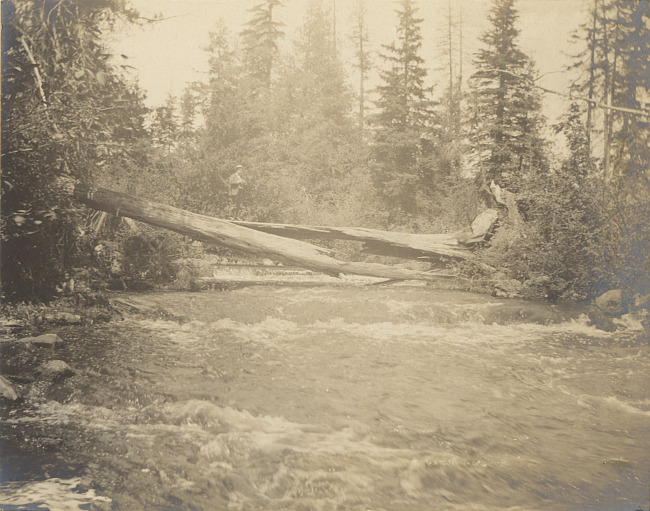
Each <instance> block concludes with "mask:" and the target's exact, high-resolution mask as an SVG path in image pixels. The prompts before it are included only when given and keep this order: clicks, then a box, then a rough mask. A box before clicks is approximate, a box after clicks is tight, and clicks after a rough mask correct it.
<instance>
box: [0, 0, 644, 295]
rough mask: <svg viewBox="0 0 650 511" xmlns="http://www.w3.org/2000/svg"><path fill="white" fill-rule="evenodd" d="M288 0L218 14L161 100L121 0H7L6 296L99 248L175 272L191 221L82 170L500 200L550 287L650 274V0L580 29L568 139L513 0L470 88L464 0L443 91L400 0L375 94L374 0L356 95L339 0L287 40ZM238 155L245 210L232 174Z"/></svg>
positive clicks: (258, 213)
mask: <svg viewBox="0 0 650 511" xmlns="http://www.w3.org/2000/svg"><path fill="white" fill-rule="evenodd" d="M282 5H283V2H282V1H280V0H258V1H257V2H255V3H254V5H253V6H252V8H251V9H250V11H249V15H250V19H249V21H248V23H246V24H245V25H244V27H242V30H241V31H239V33H233V32H232V31H230V30H229V29H228V28H227V27H226V26H225V23H223V22H222V23H219V24H217V25H216V26H215V27H214V30H213V31H212V33H211V34H210V43H209V45H208V47H207V48H206V49H205V50H206V52H205V56H206V60H207V62H208V64H209V72H208V76H207V79H206V80H205V81H203V82H197V83H192V84H189V85H188V86H187V88H186V90H185V91H184V93H183V94H182V95H181V97H180V98H176V97H173V96H169V97H168V98H167V100H166V101H165V103H164V104H162V105H160V106H158V107H157V108H155V109H153V110H152V111H148V110H147V109H146V108H145V107H144V102H143V99H144V97H143V94H142V93H141V92H140V91H139V90H138V88H137V86H136V85H135V84H133V83H130V81H129V80H128V79H126V78H125V75H124V74H123V73H122V72H121V71H122V69H121V67H125V66H128V62H129V61H128V56H126V55H124V56H112V55H109V52H108V51H107V50H106V47H105V45H104V43H103V40H104V35H105V34H106V33H109V32H110V31H111V29H112V27H113V25H114V23H116V22H117V20H118V19H119V20H126V21H129V20H130V21H134V20H136V19H137V15H136V14H135V13H133V12H132V11H130V10H128V9H127V8H126V7H125V6H124V4H123V3H122V2H121V1H119V0H93V1H92V2H78V1H74V0H62V1H53V0H37V1H34V0H11V1H7V2H3V7H2V8H3V47H2V50H3V61H2V66H3V67H2V90H3V93H2V116H3V128H2V151H3V152H2V172H3V175H2V226H1V227H2V245H3V246H2V286H3V287H2V292H3V294H4V296H5V298H9V299H14V300H16V299H40V300H46V299H48V298H50V297H52V296H53V295H54V294H56V289H57V287H58V288H59V289H60V288H61V283H62V281H64V280H65V279H66V278H67V277H68V276H69V274H70V273H71V272H73V271H76V270H75V269H76V268H80V267H86V268H87V267H95V268H97V269H98V271H99V272H100V274H101V275H103V277H104V278H105V279H108V280H111V279H113V280H115V281H117V282H118V283H121V284H124V285H126V284H127V283H131V282H135V281H142V280H149V281H151V282H155V283H157V284H165V283H169V282H170V281H171V280H173V279H174V278H175V273H176V272H177V271H178V265H177V264H176V263H175V262H174V261H178V260H180V259H181V258H182V256H183V255H184V253H185V252H186V251H187V250H188V247H189V246H190V245H189V240H184V239H183V238H182V237H180V236H177V235H172V234H161V233H160V232H159V231H156V230H154V229H150V228H139V229H137V230H134V226H133V225H128V224H125V223H124V222H122V221H119V220H116V219H110V218H107V217H106V216H105V215H98V214H94V215H90V214H88V213H86V212H85V210H78V209H76V208H75V207H74V205H73V204H72V203H71V200H70V198H69V196H68V195H66V194H64V193H63V192H62V191H61V187H60V181H61V178H62V177H63V178H72V179H77V180H81V181H84V182H89V183H95V184H98V185H103V186H108V187H110V188H114V189H119V190H122V191H127V192H130V193H134V194H139V195H142V196H146V197H148V198H152V199H155V200H159V201H161V202H164V203H167V204H172V205H176V206H179V207H183V208H186V209H189V210H192V211H196V212H199V213H206V214H210V215H216V216H221V217H232V216H234V215H235V214H237V213H238V214H239V215H240V217H245V218H246V219H249V220H258V221H269V222H287V223H302V224H310V223H311V224H330V225H356V226H365V227H375V228H383V229H396V230H410V231H414V232H444V231H455V230H459V229H462V228H465V227H467V226H468V225H469V223H470V222H471V221H472V219H473V218H474V216H475V215H476V214H477V213H478V212H479V211H480V210H481V209H483V208H485V207H487V206H490V207H497V208H500V209H502V210H503V211H502V213H503V214H502V215H501V228H500V229H499V230H498V231H497V234H496V235H495V236H494V237H493V238H492V239H491V240H490V242H489V243H488V244H487V245H486V246H485V247H483V249H482V250H481V257H482V260H483V261H484V262H486V263H488V264H490V265H492V266H496V267H498V268H499V269H500V270H502V271H503V272H504V273H506V274H507V276H508V277H512V278H516V279H518V280H520V281H522V282H525V283H528V284H529V289H532V288H533V287H535V286H536V288H535V292H536V293H537V294H540V293H541V294H544V295H547V296H549V297H560V296H564V297H573V298H585V297H590V296H593V295H596V294H598V293H600V292H602V291H603V290H605V289H608V288H611V287H613V286H625V287H627V288H629V289H630V290H632V291H634V292H640V293H648V292H650V284H649V283H648V268H649V267H650V260H649V259H648V257H650V256H649V254H650V228H649V227H648V225H649V224H650V223H649V222H648V221H647V219H648V218H649V217H650V205H649V203H650V200H649V197H650V184H649V174H648V172H649V170H648V169H649V168H650V149H649V145H650V144H649V143H650V139H649V136H650V135H649V133H650V130H649V126H648V122H649V121H650V116H649V115H648V91H649V89H650V73H649V72H648V62H647V61H648V51H649V49H650V30H649V29H648V27H649V25H650V19H649V17H650V13H649V7H648V2H645V1H642V0H595V1H594V8H593V12H592V13H591V15H590V17H589V19H586V20H585V27H583V28H581V29H578V30H577V32H576V40H577V41H578V42H579V44H581V45H582V48H583V50H581V51H580V52H579V54H578V55H577V56H576V61H575V65H574V66H573V67H575V68H578V69H580V70H581V71H582V72H581V73H580V77H581V78H580V80H579V81H578V82H576V83H575V84H573V86H572V87H571V94H573V97H574V102H573V103H572V104H571V105H570V108H569V109H568V110H567V112H566V115H565V116H564V118H563V119H562V120H561V122H559V123H558V124H557V125H556V126H553V127H552V128H553V129H554V131H555V133H556V135H558V136H563V137H564V139H565V140H566V142H567V151H566V154H563V155H562V156H560V157H557V156H554V155H550V154H549V149H548V147H549V146H550V144H549V143H548V142H547V141H546V140H545V138H544V133H545V131H544V129H545V126H544V121H543V119H542V117H541V114H540V104H541V96H540V94H541V91H540V89H539V88H538V87H536V85H535V73H536V72H535V67H534V64H533V62H532V60H531V59H530V58H529V57H528V56H527V55H526V54H525V53H524V52H523V51H522V50H521V49H520V47H519V43H518V37H519V29H518V26H517V19H518V14H517V10H516V5H515V1H514V0H493V2H492V8H491V10H490V14H489V22H490V25H489V28H488V29H487V30H486V32H485V33H484V34H483V35H482V37H481V42H482V47H481V49H480V50H479V51H478V53H477V54H476V55H475V59H474V60H475V61H474V69H475V72H474V74H473V76H472V77H471V79H470V82H469V84H470V88H469V90H468V91H465V90H464V89H463V82H462V76H460V72H458V74H457V75H456V76H455V77H454V63H453V58H454V55H459V56H460V57H459V58H462V48H455V47H454V45H455V44H457V43H456V41H459V38H454V37H452V27H456V25H455V24H454V23H452V20H451V9H450V10H449V20H448V28H449V32H448V34H446V36H445V37H446V39H445V41H444V44H445V45H446V46H448V48H447V50H446V51H447V53H448V58H449V73H450V76H449V86H448V89H447V90H446V91H444V92H443V96H442V97H439V96H437V95H436V93H434V89H432V88H431V86H429V85H428V82H427V80H428V76H430V75H431V72H430V71H431V70H430V68H429V67H428V64H427V62H426V60H425V58H424V57H423V56H422V55H421V46H422V34H421V29H420V26H421V23H422V19H421V18H419V17H418V8H417V2H416V1H415V0H401V1H400V3H399V4H398V8H397V11H396V13H395V22H396V31H395V40H393V41H392V42H391V41H386V42H385V44H383V45H382V46H381V50H380V52H379V53H380V56H381V61H380V66H381V67H380V68H379V70H378V71H379V76H380V79H381V82H380V84H379V86H378V87H377V88H376V90H374V91H373V94H374V97H375V98H376V102H375V104H374V106H373V107H372V108H371V105H370V103H371V102H370V100H369V93H368V92H369V91H368V90H366V79H367V77H368V75H369V72H370V70H371V65H372V60H371V59H370V54H371V50H372V48H371V47H370V43H369V40H368V37H367V33H366V30H367V25H366V22H365V18H364V16H365V12H366V6H365V5H364V0H358V1H357V8H356V9H355V14H354V15H355V18H354V28H353V31H352V33H351V34H348V37H349V38H350V39H351V40H352V41H353V44H354V49H355V54H356V61H355V63H354V65H355V67H356V69H357V72H358V76H359V83H358V92H357V94H355V92H354V91H353V88H352V87H351V86H350V85H349V84H348V76H347V75H346V68H345V66H344V65H343V63H342V61H341V58H340V54H339V48H338V47H337V34H336V33H335V25H334V21H335V20H334V13H333V12H332V11H331V10H330V9H331V5H332V4H331V3H330V2H325V1H322V0H309V3H308V6H307V9H306V11H305V17H304V19H303V20H302V24H301V27H300V29H299V30H298V31H297V35H296V37H295V38H294V40H293V41H291V45H290V46H289V47H288V49H287V50H286V51H281V45H280V44H279V43H280V41H281V40H283V38H284V37H285V34H284V33H283V27H284V25H283V21H282V20H281V19H279V17H278V15H279V14H280V13H281V12H282V10H281V9H280V7H281V6H282ZM339 39H340V38H339ZM461 67H462V64H461ZM237 165H243V167H244V169H243V172H242V176H243V178H244V181H245V186H244V188H243V192H242V193H243V197H242V205H241V211H237V209H236V208H234V207H233V203H232V201H231V200H230V199H229V197H228V194H227V180H228V178H229V176H230V174H231V173H232V172H233V171H234V169H235V167H236V166H237ZM492 181H494V182H495V184H497V185H499V186H501V187H502V188H504V189H507V190H508V191H510V192H514V194H515V197H516V206H517V208H518V209H519V212H520V214H521V221H513V220H512V217H509V215H508V214H507V212H506V211H505V208H504V206H503V205H502V204H498V203H497V201H496V200H495V197H494V195H493V194H492V193H491V192H490V191H489V186H490V184H491V182H492ZM463 271H466V272H469V273H470V274H472V273H473V272H477V270H476V269H475V268H464V269H463ZM533 284H534V286H533Z"/></svg>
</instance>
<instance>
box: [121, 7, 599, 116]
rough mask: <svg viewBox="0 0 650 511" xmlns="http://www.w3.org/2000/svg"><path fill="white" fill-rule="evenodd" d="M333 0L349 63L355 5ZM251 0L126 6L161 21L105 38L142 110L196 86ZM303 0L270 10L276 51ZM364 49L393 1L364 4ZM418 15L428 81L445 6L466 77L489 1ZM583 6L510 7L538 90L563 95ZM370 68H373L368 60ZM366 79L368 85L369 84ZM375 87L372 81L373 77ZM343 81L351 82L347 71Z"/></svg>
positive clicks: (383, 29)
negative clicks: (210, 52)
mask: <svg viewBox="0 0 650 511" xmlns="http://www.w3.org/2000/svg"><path fill="white" fill-rule="evenodd" d="M325 1H326V2H327V1H330V2H334V1H336V12H337V39H338V43H339V44H338V47H339V49H340V53H341V56H342V58H343V60H344V61H350V60H351V58H352V57H351V55H352V45H351V43H350V42H349V35H350V34H351V11H352V9H353V7H354V5H355V3H356V2H355V0H325ZM258 2H259V0H209V1H208V0H131V4H132V5H133V6H134V7H135V8H136V9H137V10H139V11H140V13H141V15H142V16H146V17H153V16H154V15H155V14H161V15H162V16H163V17H166V18H169V19H166V20H164V21H159V22H156V23H153V24H150V25H147V26H145V27H142V28H140V27H130V28H127V29H124V30H120V31H118V32H117V33H116V34H115V35H114V36H113V42H112V44H113V45H114V47H115V49H116V51H117V52H120V53H124V54H126V55H128V56H129V64H131V65H132V66H133V67H135V68H136V71H134V73H135V74H136V75H137V76H138V80H139V83H140V86H141V87H142V88H143V89H144V90H145V91H146V92H147V96H148V98H147V103H148V104H149V105H150V106H155V105H159V104H161V103H162V102H163V101H164V100H165V97H166V96H167V94H169V93H171V94H173V95H176V96H178V95H180V94H181V93H182V91H183V89H184V87H185V85H186V83H188V82H191V81H196V80H201V79H203V78H204V77H205V72H206V69H207V54H206V52H205V51H203V48H204V47H205V46H206V45H207V44H208V33H209V32H210V31H211V30H213V29H214V27H215V26H216V24H217V22H218V21H219V20H220V19H223V20H224V21H225V23H226V25H227V26H228V27H229V28H230V29H231V31H232V32H233V33H238V32H239V31H241V30H242V25H243V24H244V23H245V22H246V21H248V20H249V19H250V13H249V12H248V9H250V8H251V7H252V6H253V5H255V4H256V3H258ZM307 4H308V0H286V1H285V5H284V7H282V8H280V9H278V11H277V18H278V20H279V21H282V22H284V23H285V24H286V26H285V27H284V29H285V32H286V34H287V35H286V36H285V40H284V43H283V49H284V50H288V49H289V48H290V44H291V40H292V38H293V36H294V34H295V31H296V29H297V28H298V27H299V26H300V24H301V21H302V19H303V15H304V11H305V7H306V5H307ZM366 4H367V7H368V26H369V36H370V46H371V50H374V51H375V52H376V53H378V52H379V51H380V49H381V45H382V44H389V43H391V42H392V41H393V40H394V37H395V25H396V21H397V17H396V14H395V10H396V8H398V7H399V2H398V1H397V0H366ZM416 4H417V6H418V8H419V12H418V15H419V16H420V17H421V18H423V19H424V21H423V23H422V24H421V28H422V35H423V39H424V41H423V47H422V53H421V56H422V57H423V58H424V59H425V63H426V66H427V68H428V69H429V80H430V82H431V83H432V84H433V83H434V82H438V83H442V84H444V83H446V80H447V78H446V74H445V69H446V66H447V64H446V61H445V58H444V56H443V53H442V50H441V49H440V45H441V41H442V39H443V36H444V34H445V33H446V30H447V27H446V15H447V9H448V5H450V4H451V9H452V13H453V15H454V17H455V18H458V17H459V15H460V13H461V11H462V16H463V23H464V30H463V46H464V54H465V57H464V63H463V66H464V70H465V72H464V75H465V77H467V76H468V75H469V74H470V72H471V59H472V56H473V54H474V53H475V51H476V50H477V49H478V48H479V46H480V42H479V41H478V38H479V37H480V35H481V34H482V33H483V32H484V31H485V30H486V29H487V28H489V22H488V20H487V14H488V11H489V8H490V5H491V2H490V0H419V1H418V2H417V3H416ZM590 5H591V0H519V1H518V2H517V4H516V6H517V9H518V11H519V14H520V18H519V28H520V30H521V33H520V45H521V48H522V49H523V50H524V51H525V52H526V53H527V54H528V55H529V56H531V57H532V58H533V60H534V61H535V63H536V66H537V70H538V73H539V75H543V78H542V79H541V80H540V82H539V83H540V84H541V85H543V86H545V87H547V88H550V89H556V90H558V91H562V92H565V91H566V86H567V83H568V80H567V74H566V72H564V68H565V67H566V65H567V64H568V63H569V61H570V59H569V54H570V53H571V52H572V51H574V50H575V49H574V48H571V46H570V45H569V43H568V41H569V37H570V35H571V33H572V32H573V31H574V30H575V29H576V28H577V27H578V26H579V25H580V24H582V23H584V22H585V21H587V19H588V10H589V6H590ZM374 63H375V65H376V66H381V65H382V61H381V59H380V58H379V57H378V56H376V55H375V59H374ZM371 80H372V79H371ZM375 81H376V79H375ZM350 82H351V84H356V79H355V77H354V75H353V72H352V69H351V68H350ZM545 106H546V114H547V117H549V120H550V121H554V120H555V118H556V117H557V116H558V115H560V114H561V112H562V111H563V109H564V107H563V105H562V102H560V101H558V99H557V98H552V97H549V98H548V99H547V101H546V102H545Z"/></svg>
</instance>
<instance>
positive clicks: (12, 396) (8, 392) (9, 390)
mask: <svg viewBox="0 0 650 511" xmlns="http://www.w3.org/2000/svg"><path fill="white" fill-rule="evenodd" d="M0 398H2V399H7V400H9V401H15V400H16V399H18V393H17V392H16V391H15V390H14V388H13V386H12V385H11V382H10V381H9V380H7V378H5V377H4V376H0Z"/></svg>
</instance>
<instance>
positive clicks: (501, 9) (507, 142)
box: [470, 0, 545, 191]
mask: <svg viewBox="0 0 650 511" xmlns="http://www.w3.org/2000/svg"><path fill="white" fill-rule="evenodd" d="M514 4H515V0H493V5H492V9H491V11H490V14H489V17H488V18H489V21H490V23H491V24H492V27H491V28H490V29H489V30H487V31H486V32H485V33H484V34H483V36H482V37H481V41H482V43H483V48H482V49H481V50H479V52H478V53H477V54H476V56H475V65H476V67H477V71H476V72H475V73H474V74H473V76H472V77H471V80H470V84H471V86H472V89H473V93H474V110H475V111H474V122H475V126H476V129H475V133H474V140H473V142H474V145H475V148H476V151H477V158H478V160H479V166H480V168H481V170H482V171H483V172H482V174H483V176H484V178H485V180H486V181H487V182H488V183H489V182H490V181H491V180H494V181H495V182H497V184H499V185H501V186H505V187H507V188H508V189H510V190H511V191H518V190H519V189H520V188H521V185H522V179H523V178H524V176H525V175H526V174H527V173H530V172H538V171H540V170H543V169H544V167H545V162H544V154H543V150H542V145H543V144H542V140H541V137H540V136H539V129H540V124H541V118H540V113H539V111H540V99H539V95H538V93H537V91H536V90H535V88H534V84H533V74H534V67H533V63H532V62H531V60H530V59H529V58H528V57H527V56H526V55H525V54H524V52H523V51H521V49H519V46H518V43H517V36H518V35H519V30H518V29H517V28H516V22H517V18H518V15H517V11H516V9H515V6H514Z"/></svg>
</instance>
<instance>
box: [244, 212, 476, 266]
mask: <svg viewBox="0 0 650 511" xmlns="http://www.w3.org/2000/svg"><path fill="white" fill-rule="evenodd" d="M233 223H235V224H237V225H240V226H242V227H248V228H250V229H255V230H258V231H262V232H266V233H269V234H275V235H277V236H284V237H287V238H293V239H298V240H303V239H325V240H327V239H332V240H350V241H360V242H363V243H364V251H365V252H367V253H371V254H376V255H383V256H391V257H403V258H406V259H427V260H430V261H432V262H435V261H439V260H440V259H444V258H447V259H456V260H460V259H463V260H473V259H474V254H472V252H471V251H470V250H469V247H468V245H469V243H471V242H472V241H475V238H474V236H472V235H471V234H470V233H469V232H467V233H454V234H410V233H402V232H388V231H380V230H376V229H365V228H362V227H329V226H311V225H295V224H268V223H261V222H244V221H235V222H233ZM481 237H482V235H479V236H478V238H481Z"/></svg>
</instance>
